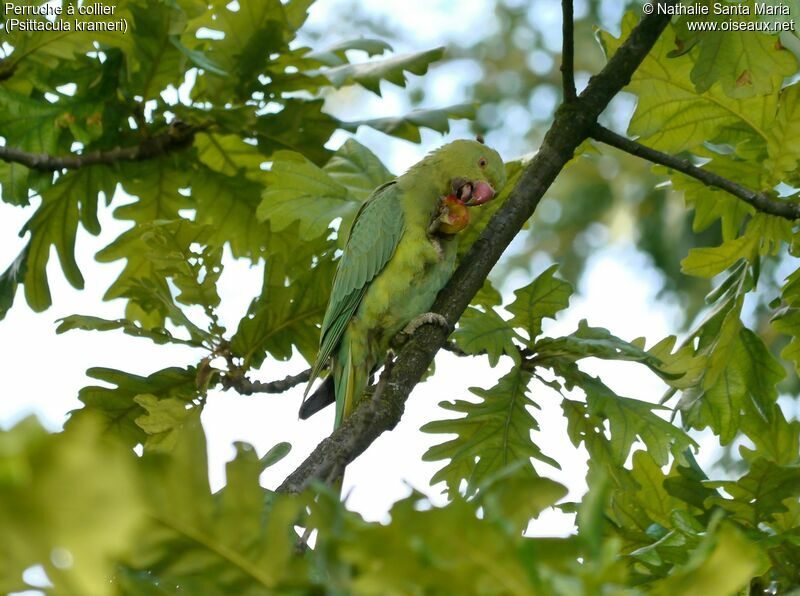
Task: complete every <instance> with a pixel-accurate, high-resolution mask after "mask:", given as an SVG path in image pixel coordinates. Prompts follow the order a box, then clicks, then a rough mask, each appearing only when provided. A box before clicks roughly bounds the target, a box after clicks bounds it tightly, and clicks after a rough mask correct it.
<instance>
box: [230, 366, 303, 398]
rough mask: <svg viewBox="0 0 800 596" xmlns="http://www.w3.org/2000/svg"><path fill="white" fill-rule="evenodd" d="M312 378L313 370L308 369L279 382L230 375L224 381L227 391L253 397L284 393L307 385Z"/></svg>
mask: <svg viewBox="0 0 800 596" xmlns="http://www.w3.org/2000/svg"><path fill="white" fill-rule="evenodd" d="M310 378H311V369H310V368H308V369H306V370H304V371H303V372H301V373H298V374H296V375H289V376H288V377H286V378H284V379H280V380H279V381H270V382H268V383H265V382H263V381H251V380H250V379H248V378H247V377H245V376H235V375H228V376H226V377H225V378H224V380H223V386H224V387H225V389H235V390H236V392H237V393H241V394H242V395H253V394H254V393H283V392H284V391H288V390H289V389H291V388H292V387H296V386H297V385H301V384H302V383H307V382H308V379H310Z"/></svg>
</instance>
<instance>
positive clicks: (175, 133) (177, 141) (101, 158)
mask: <svg viewBox="0 0 800 596" xmlns="http://www.w3.org/2000/svg"><path fill="white" fill-rule="evenodd" d="M199 130H202V128H201V127H197V126H190V125H188V124H184V123H183V122H177V121H176V122H173V123H172V125H171V126H170V127H169V129H168V130H166V131H165V132H162V133H160V134H157V135H155V136H153V137H150V138H149V139H146V140H144V141H142V142H141V143H139V144H138V145H134V146H133V147H116V148H114V149H109V150H107V151H93V152H91V153H85V154H83V155H65V156H55V155H47V154H44V153H28V152H27V151H22V150H21V149H16V148H14V147H0V160H2V161H7V162H9V163H18V164H22V165H23V166H27V167H29V168H31V169H32V170H39V171H42V172H55V171H57V170H64V169H67V170H74V169H77V168H81V167H84V166H93V165H97V164H114V163H119V162H122V161H143V160H146V159H151V158H153V157H157V156H159V155H164V154H165V153H169V152H171V151H176V150H179V149H185V148H186V147H188V146H190V145H191V144H192V142H193V141H194V134H195V133H196V132H198V131H199Z"/></svg>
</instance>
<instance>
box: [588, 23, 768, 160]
mask: <svg viewBox="0 0 800 596" xmlns="http://www.w3.org/2000/svg"><path fill="white" fill-rule="evenodd" d="M637 20H638V17H637V16H636V15H634V14H633V13H631V12H629V13H627V14H626V15H625V17H624V19H623V26H622V36H621V38H620V39H614V38H613V37H611V36H610V35H608V34H604V35H602V42H603V45H604V46H605V48H606V52H607V53H608V54H609V55H610V54H612V53H613V52H614V51H615V50H616V49H617V48H618V47H619V45H620V43H621V39H622V38H625V37H626V36H627V34H628V33H629V32H630V31H631V29H632V28H633V26H634V25H635V23H636V21H637ZM675 47H676V34H675V32H674V31H673V30H672V28H668V29H667V30H665V31H664V33H663V34H662V35H661V36H660V37H659V38H658V41H657V42H656V43H655V45H654V46H653V49H652V50H651V51H650V52H649V53H648V54H647V57H646V58H645V59H644V61H643V62H642V64H641V65H640V66H639V68H638V69H637V70H636V72H635V74H634V75H633V77H632V78H631V84H630V85H629V86H628V87H626V89H627V90H628V91H630V92H632V93H634V94H636V95H637V96H638V104H637V107H636V112H635V113H634V115H633V118H632V119H631V123H630V126H629V128H628V132H629V134H631V135H632V136H638V137H639V140H640V141H641V142H643V143H645V144H647V145H648V146H651V147H654V148H656V149H659V150H661V151H665V152H667V153H679V152H680V151H684V150H687V149H694V148H696V147H698V146H700V145H702V144H703V143H706V142H709V141H714V140H716V139H718V138H721V135H723V134H724V135H727V137H726V138H725V140H728V139H729V138H730V140H731V141H734V142H735V141H741V140H743V139H745V138H747V139H749V140H751V141H754V142H764V141H765V140H766V137H767V132H766V131H767V130H768V129H769V128H770V127H771V126H772V123H773V121H774V114H775V108H776V102H775V96H774V95H755V96H753V97H750V98H746V99H735V98H731V97H728V95H727V94H726V93H725V92H724V91H723V90H722V88H721V87H720V86H714V87H712V88H711V89H709V90H708V91H706V92H705V93H703V94H698V93H697V90H696V88H695V85H694V82H693V81H692V78H691V73H692V70H693V68H694V60H693V59H692V56H691V55H689V54H684V55H682V56H678V57H671V53H672V51H673V49H674V48H675Z"/></svg>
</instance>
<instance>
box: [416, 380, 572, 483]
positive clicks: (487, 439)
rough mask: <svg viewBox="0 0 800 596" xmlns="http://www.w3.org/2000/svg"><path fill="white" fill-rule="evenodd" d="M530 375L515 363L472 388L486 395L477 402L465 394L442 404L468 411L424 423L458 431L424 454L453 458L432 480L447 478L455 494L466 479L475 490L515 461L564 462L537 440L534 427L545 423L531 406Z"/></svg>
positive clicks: (429, 428)
mask: <svg viewBox="0 0 800 596" xmlns="http://www.w3.org/2000/svg"><path fill="white" fill-rule="evenodd" d="M530 380H531V374H530V373H529V372H527V371H524V370H521V369H520V368H514V369H513V370H512V371H511V372H510V373H508V374H507V375H505V376H504V377H503V378H502V379H500V382H499V383H498V384H497V385H495V386H494V387H493V388H491V389H479V388H477V387H472V388H470V391H471V392H472V393H473V394H475V395H476V396H478V397H479V398H480V401H478V402H477V403H475V402H468V401H463V400H459V401H455V402H441V403H440V404H439V405H440V406H441V407H442V408H444V409H445V410H447V411H448V412H455V413H457V414H463V416H462V417H460V418H456V419H449V420H437V421H434V422H429V423H427V424H425V425H424V426H423V427H422V429H421V430H422V431H423V432H427V433H432V434H455V435H456V437H455V438H453V439H450V440H447V441H444V442H443V443H440V444H438V445H434V446H433V447H431V448H430V449H428V451H427V452H426V453H425V455H424V456H423V457H422V459H423V460H424V461H438V460H443V459H449V460H450V461H449V462H448V463H447V464H446V465H445V466H444V467H443V468H441V469H440V470H439V471H438V472H436V474H434V476H433V478H432V479H431V483H432V484H435V483H437V482H440V481H444V482H445V483H446V489H447V491H448V493H449V494H450V497H451V498H454V497H455V496H456V495H457V494H458V490H459V486H460V484H461V481H462V480H466V481H467V493H468V494H471V493H472V492H474V491H475V489H476V488H477V487H478V486H479V485H480V484H481V483H482V482H484V481H485V480H486V479H487V478H488V477H490V476H491V475H492V474H494V473H496V472H498V471H499V470H500V469H502V468H503V467H505V466H507V465H509V464H511V463H513V462H515V461H524V462H528V461H529V460H530V458H536V459H538V460H539V461H543V462H545V463H548V464H550V465H552V466H554V467H558V464H557V463H556V461H555V460H553V459H552V458H550V457H548V456H546V455H545V454H544V453H542V451H541V450H540V449H539V447H538V446H537V445H536V444H535V443H534V442H533V441H532V440H531V431H533V430H538V428H539V427H538V424H537V423H536V419H535V418H534V417H533V416H532V415H531V413H530V412H529V411H528V407H529V406H533V405H535V404H534V402H533V401H531V399H530V398H529V397H528V383H529V382H530Z"/></svg>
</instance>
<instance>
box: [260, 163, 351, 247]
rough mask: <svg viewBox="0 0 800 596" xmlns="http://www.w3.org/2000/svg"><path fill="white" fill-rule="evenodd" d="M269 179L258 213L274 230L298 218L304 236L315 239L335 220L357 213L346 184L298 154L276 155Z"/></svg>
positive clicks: (261, 219)
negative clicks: (342, 183) (337, 180)
mask: <svg viewBox="0 0 800 596" xmlns="http://www.w3.org/2000/svg"><path fill="white" fill-rule="evenodd" d="M265 178H266V180H265V182H266V190H265V191H264V193H263V195H262V201H261V204H260V205H259V206H258V210H257V212H256V213H257V216H258V219H259V220H260V221H263V222H269V225H270V228H271V229H272V230H274V231H281V230H284V229H286V228H288V227H289V226H290V225H292V224H293V223H294V222H296V221H297V222H300V228H299V233H300V237H301V238H302V239H304V240H313V239H315V238H318V237H319V236H322V235H323V234H324V233H326V232H327V230H328V227H329V226H330V224H331V222H332V221H333V220H334V219H336V218H337V217H343V216H346V215H351V214H354V213H355V210H356V208H357V207H356V205H357V203H356V202H354V201H353V199H352V198H351V197H350V194H349V193H348V191H347V188H346V187H344V186H343V185H341V184H339V183H338V182H336V180H334V179H333V177H331V175H330V174H328V173H327V172H325V171H324V170H323V169H321V168H319V167H317V166H315V165H314V164H313V163H311V162H310V161H308V160H307V159H305V158H304V157H302V156H301V155H299V154H297V153H290V152H286V151H281V152H279V153H277V154H275V161H274V162H273V164H272V169H271V170H270V171H269V172H267V174H266V176H265Z"/></svg>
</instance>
